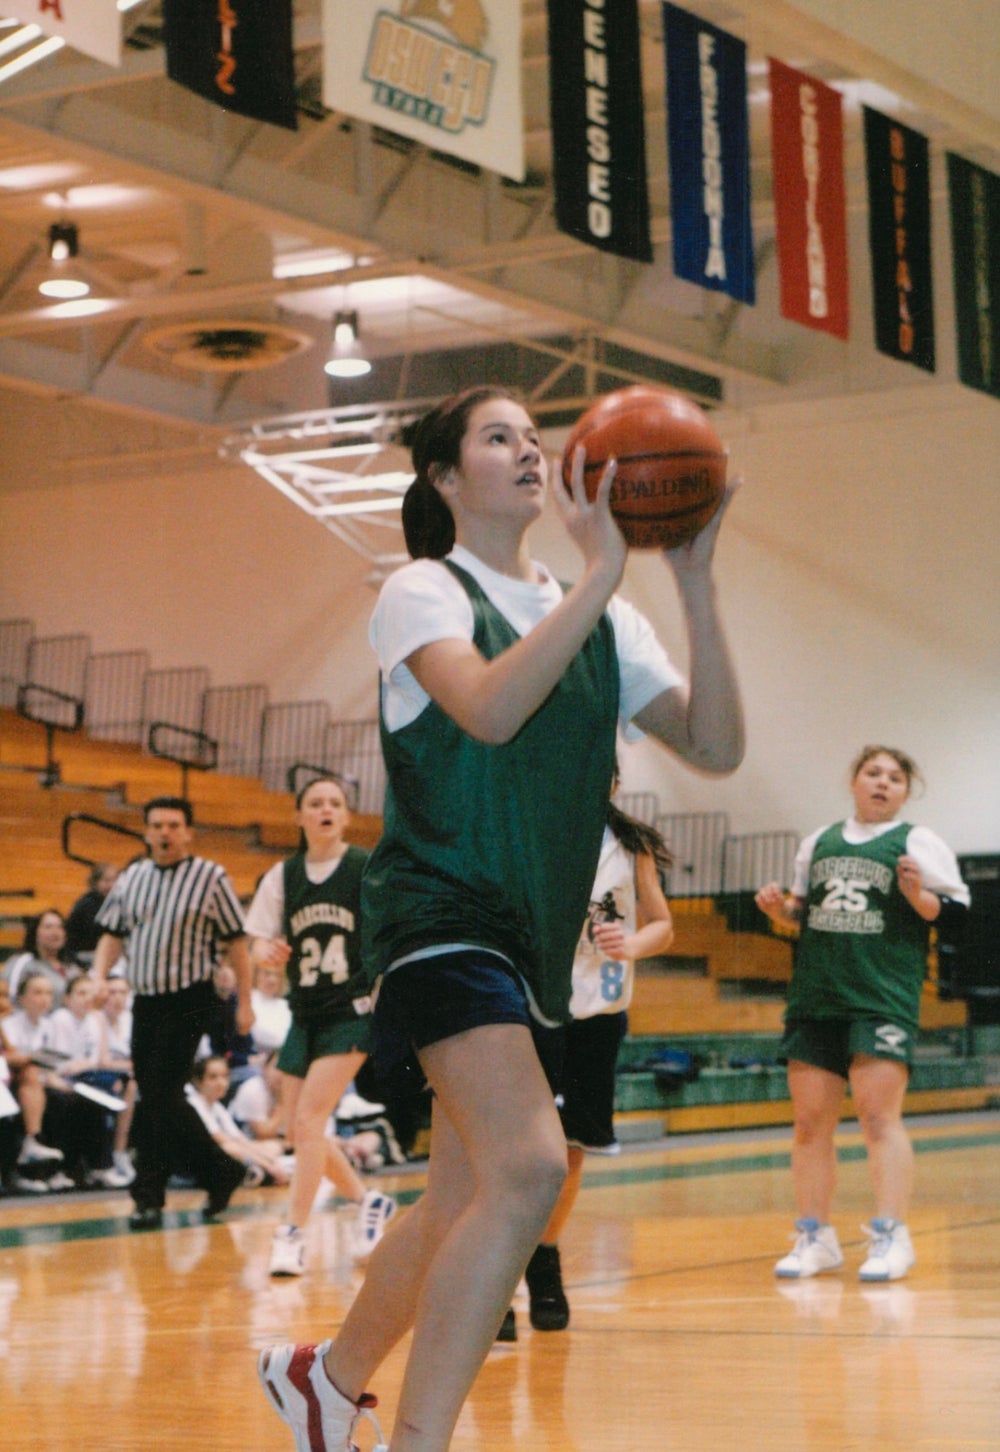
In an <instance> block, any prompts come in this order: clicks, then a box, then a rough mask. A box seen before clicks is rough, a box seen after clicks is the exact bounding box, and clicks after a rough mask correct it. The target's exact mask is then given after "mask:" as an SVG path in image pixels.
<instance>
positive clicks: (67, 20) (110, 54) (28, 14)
mask: <svg viewBox="0 0 1000 1452" xmlns="http://www.w3.org/2000/svg"><path fill="white" fill-rule="evenodd" d="M0 9H2V12H3V14H4V15H5V16H7V17H8V18H9V19H11V20H20V21H22V22H23V23H24V24H25V25H37V26H38V28H39V30H40V31H41V32H42V34H43V35H49V36H58V37H59V39H60V40H64V41H65V42H66V44H67V45H71V46H72V47H73V49H74V50H78V51H79V52H80V54H81V55H89V56H92V57H93V59H94V60H99V61H104V62H105V63H106V64H107V65H109V66H120V65H121V63H122V20H121V15H120V14H119V13H118V9H117V7H116V5H115V3H114V0H6V3H5V4H4V5H3V6H2V7H0Z"/></svg>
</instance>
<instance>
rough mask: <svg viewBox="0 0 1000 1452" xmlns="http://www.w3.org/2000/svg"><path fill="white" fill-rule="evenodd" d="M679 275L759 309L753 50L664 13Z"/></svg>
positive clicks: (670, 9)
mask: <svg viewBox="0 0 1000 1452" xmlns="http://www.w3.org/2000/svg"><path fill="white" fill-rule="evenodd" d="M663 32H664V39H665V43H666V62H667V137H668V145H669V150H670V215H671V223H672V228H673V237H674V271H675V272H676V274H677V276H678V277H683V278H684V279H686V281H688V282H695V283H697V284H698V285H699V287H709V288H714V289H715V290H716V291H717V292H726V293H729V294H730V296H731V297H735V298H738V299H739V301H740V302H746V303H752V302H753V301H754V266H753V232H752V228H751V225H750V143H749V125H748V120H747V78H746V46H745V45H744V44H743V42H742V41H741V40H738V39H737V38H736V37H735V36H732V35H727V33H726V32H725V31H724V30H717V29H716V27H715V26H714V25H709V24H708V22H707V21H704V20H699V19H698V17H697V16H696V15H691V14H689V13H688V11H686V10H681V9H679V8H678V6H676V5H670V4H664V6H663Z"/></svg>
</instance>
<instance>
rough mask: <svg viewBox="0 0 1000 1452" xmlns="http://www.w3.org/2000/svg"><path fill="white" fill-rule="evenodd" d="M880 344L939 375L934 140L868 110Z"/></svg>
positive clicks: (874, 299)
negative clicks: (931, 152)
mask: <svg viewBox="0 0 1000 1452" xmlns="http://www.w3.org/2000/svg"><path fill="white" fill-rule="evenodd" d="M863 110H864V122H865V156H866V159H867V167H868V239H869V246H870V249H871V258H872V304H873V307H874V311H875V346H876V347H877V348H878V350H879V352H880V353H888V355H889V357H890V358H898V359H900V361H901V362H903V363H913V364H915V365H916V367H918V368H926V369H927V371H928V372H929V373H933V372H934V295H933V290H932V286H931V193H930V162H929V157H928V147H927V137H926V136H921V135H920V133H919V132H918V131H911V130H910V128H909V127H908V126H903V125H902V124H901V123H900V122H899V121H893V120H891V119H890V118H889V117H888V116H883V115H882V114H881V112H879V111H873V110H871V108H870V107H868V106H865V107H863Z"/></svg>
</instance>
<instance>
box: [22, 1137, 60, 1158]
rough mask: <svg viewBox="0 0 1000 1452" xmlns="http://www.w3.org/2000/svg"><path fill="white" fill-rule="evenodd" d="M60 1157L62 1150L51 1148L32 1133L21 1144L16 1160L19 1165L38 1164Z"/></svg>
mask: <svg viewBox="0 0 1000 1452" xmlns="http://www.w3.org/2000/svg"><path fill="white" fill-rule="evenodd" d="M62 1157H63V1152H62V1150H58V1149H53V1148H52V1146H51V1145H48V1144H42V1143H41V1142H40V1141H39V1140H37V1139H35V1138H34V1136H33V1135H28V1136H27V1137H26V1138H25V1141H24V1143H23V1144H22V1146H21V1153H20V1154H19V1155H18V1157H17V1162H18V1164H19V1165H40V1164H42V1163H43V1162H47V1161H52V1162H54V1161H56V1160H61V1159H62Z"/></svg>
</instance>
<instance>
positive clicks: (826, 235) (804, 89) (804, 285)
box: [769, 60, 848, 338]
mask: <svg viewBox="0 0 1000 1452" xmlns="http://www.w3.org/2000/svg"><path fill="white" fill-rule="evenodd" d="M769 65H770V72H771V158H772V167H773V175H774V210H775V229H776V232H777V239H778V273H779V278H780V282H781V313H782V317H786V318H791V319H792V320H793V322H797V323H804V324H805V326H806V327H807V328H818V329H820V330H821V331H822V332H826V333H832V334H833V335H834V337H836V338H846V337H847V296H848V293H847V209H846V203H845V199H844V119H843V112H842V108H841V97H840V92H839V91H835V90H834V89H833V88H832V87H831V86H825V85H824V84H823V83H822V81H815V80H813V79H812V77H811V76H807V75H804V74H803V73H802V72H801V71H796V70H793V69H792V67H791V66H786V65H784V64H783V63H782V62H781V61H777V60H771V61H770V62H769Z"/></svg>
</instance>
